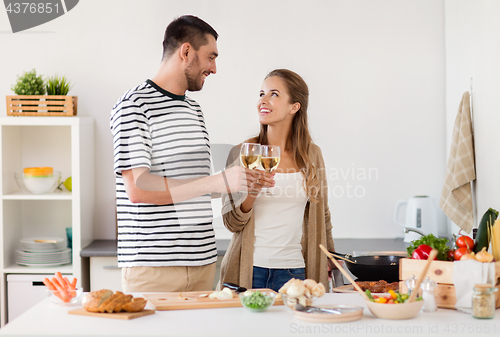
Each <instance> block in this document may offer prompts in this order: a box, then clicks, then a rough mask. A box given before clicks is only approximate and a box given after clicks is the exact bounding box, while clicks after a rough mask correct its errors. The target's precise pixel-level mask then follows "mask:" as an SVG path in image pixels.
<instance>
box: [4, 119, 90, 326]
mask: <svg viewBox="0 0 500 337" xmlns="http://www.w3.org/2000/svg"><path fill="white" fill-rule="evenodd" d="M34 166H51V167H53V168H54V171H61V173H62V176H61V180H64V179H66V178H67V177H70V176H71V177H72V191H71V192H68V191H64V192H60V191H58V192H54V193H50V194H42V195H35V194H25V193H22V192H20V191H19V188H18V187H17V184H16V182H15V179H14V172H22V169H23V168H25V167H34ZM0 170H1V179H0V197H1V202H0V252H1V258H0V274H1V275H0V289H1V291H0V305H1V308H0V313H1V325H2V326H4V325H5V323H6V322H7V299H6V293H7V291H6V290H5V289H6V286H7V284H6V278H7V275H9V274H49V275H50V274H54V273H55V272H56V271H60V272H61V273H63V274H66V275H68V276H69V277H68V278H70V277H77V278H78V286H82V284H81V282H82V280H83V279H88V275H86V274H85V273H86V272H85V271H84V270H82V260H81V258H80V250H81V248H82V247H85V246H86V245H87V244H88V243H90V242H91V241H92V239H93V216H94V211H93V210H94V121H93V119H92V118H91V117H0ZM56 191H57V190H56ZM66 227H72V231H73V251H72V263H71V264H67V265H62V266H53V267H28V266H20V265H17V264H16V262H15V261H16V255H15V254H16V249H19V248H20V244H19V240H20V239H22V238H27V237H36V236H51V237H66V230H65V229H66ZM82 273H83V275H82Z"/></svg>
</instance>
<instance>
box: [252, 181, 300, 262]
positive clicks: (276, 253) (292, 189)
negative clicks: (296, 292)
mask: <svg viewBox="0 0 500 337" xmlns="http://www.w3.org/2000/svg"><path fill="white" fill-rule="evenodd" d="M274 180H275V181H276V184H275V187H274V188H272V189H271V192H272V193H273V195H267V194H266V193H265V189H263V190H262V192H261V193H260V194H259V195H258V196H257V198H256V200H255V203H254V206H253V211H254V214H255V251H254V256H253V259H254V260H253V261H254V262H253V265H254V266H257V267H263V268H276V269H288V268H304V267H305V263H304V258H303V256H302V252H301V249H302V246H301V245H300V240H301V238H302V223H303V220H304V210H305V207H306V203H307V199H308V197H307V193H306V191H305V190H304V188H303V181H304V178H303V176H302V173H300V172H296V173H276V175H275V176H274Z"/></svg>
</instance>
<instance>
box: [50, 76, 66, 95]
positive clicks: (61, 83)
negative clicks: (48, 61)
mask: <svg viewBox="0 0 500 337" xmlns="http://www.w3.org/2000/svg"><path fill="white" fill-rule="evenodd" d="M46 88H47V95H62V96H64V95H67V94H68V91H69V89H71V86H70V82H69V81H68V79H67V78H66V77H64V76H61V77H59V76H57V75H56V76H54V77H50V78H48V79H47V84H46Z"/></svg>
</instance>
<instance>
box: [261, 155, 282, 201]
mask: <svg viewBox="0 0 500 337" xmlns="http://www.w3.org/2000/svg"><path fill="white" fill-rule="evenodd" d="M280 160H281V149H280V147H279V146H277V145H262V154H261V157H260V166H262V168H263V169H264V171H266V172H268V173H271V172H273V171H274V170H276V169H277V168H278V165H279V163H280ZM266 194H267V195H274V194H273V193H272V192H271V189H270V188H266Z"/></svg>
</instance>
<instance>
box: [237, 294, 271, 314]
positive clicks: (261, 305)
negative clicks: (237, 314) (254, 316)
mask: <svg viewBox="0 0 500 337" xmlns="http://www.w3.org/2000/svg"><path fill="white" fill-rule="evenodd" d="M245 294H246V292H245ZM241 301H242V303H243V305H244V306H246V307H248V308H251V309H256V310H259V309H265V308H267V307H268V306H270V305H271V303H273V299H272V298H271V297H269V296H266V295H264V294H263V293H261V292H260V291H258V290H257V291H255V292H253V293H252V294H251V295H250V296H245V297H243V298H242V300H241Z"/></svg>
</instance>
